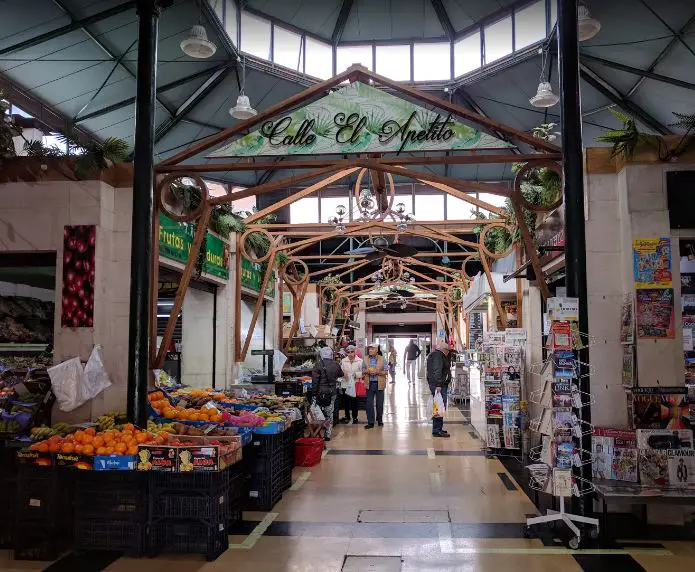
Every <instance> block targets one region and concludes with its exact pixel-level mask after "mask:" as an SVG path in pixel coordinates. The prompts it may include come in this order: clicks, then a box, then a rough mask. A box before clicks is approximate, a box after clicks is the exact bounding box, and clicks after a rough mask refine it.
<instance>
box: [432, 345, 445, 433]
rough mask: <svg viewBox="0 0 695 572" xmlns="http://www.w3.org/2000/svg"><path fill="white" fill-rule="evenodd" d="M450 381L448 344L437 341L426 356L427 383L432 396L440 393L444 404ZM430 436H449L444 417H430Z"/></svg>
mask: <svg viewBox="0 0 695 572" xmlns="http://www.w3.org/2000/svg"><path fill="white" fill-rule="evenodd" d="M450 382H451V363H450V361H449V344H447V343H446V342H439V343H438V344H437V349H436V350H434V351H433V352H431V353H430V354H429V355H428V356H427V384H428V385H429V386H430V392H431V393H432V397H434V396H435V395H436V394H437V393H441V394H442V399H443V400H444V404H445V405H446V397H447V392H448V391H449V383H450ZM432 436H433V437H449V433H447V432H446V431H444V417H433V418H432Z"/></svg>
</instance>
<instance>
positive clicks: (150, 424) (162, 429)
mask: <svg viewBox="0 0 695 572" xmlns="http://www.w3.org/2000/svg"><path fill="white" fill-rule="evenodd" d="M147 430H148V431H150V432H151V433H170V434H171V435H176V429H174V424H173V423H162V424H161V425H160V424H159V423H155V422H154V421H152V420H151V419H148V420H147Z"/></svg>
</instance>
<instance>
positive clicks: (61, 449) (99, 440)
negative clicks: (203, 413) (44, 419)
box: [30, 423, 168, 456]
mask: <svg viewBox="0 0 695 572" xmlns="http://www.w3.org/2000/svg"><path fill="white" fill-rule="evenodd" d="M167 439H168V434H167V433H160V434H158V435H156V436H155V435H153V434H152V433H150V432H149V431H142V430H140V429H137V428H136V427H135V426H134V425H132V424H131V423H127V424H126V425H124V426H123V430H121V431H118V430H116V429H110V430H108V431H100V432H97V431H96V430H95V429H94V428H93V427H90V428H88V429H85V430H84V431H82V430H80V431H76V432H75V433H73V434H72V435H68V436H66V437H59V436H58V435H54V436H53V437H50V438H49V439H46V440H45V441H39V442H38V443H34V444H32V446H31V447H30V449H31V450H32V451H38V452H40V453H77V454H79V455H87V456H92V455H136V454H137V452H138V445H144V444H150V443H152V444H157V445H163V444H165V443H166V442H167Z"/></svg>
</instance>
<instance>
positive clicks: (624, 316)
mask: <svg viewBox="0 0 695 572" xmlns="http://www.w3.org/2000/svg"><path fill="white" fill-rule="evenodd" d="M620 343H621V344H634V343H635V295H634V294H633V293H632V292H630V293H629V294H625V295H624V296H623V305H622V308H621V310H620Z"/></svg>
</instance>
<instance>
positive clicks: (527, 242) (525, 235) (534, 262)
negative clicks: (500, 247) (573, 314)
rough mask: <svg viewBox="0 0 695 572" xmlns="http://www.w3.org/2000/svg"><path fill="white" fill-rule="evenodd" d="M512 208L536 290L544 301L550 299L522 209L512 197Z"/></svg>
mask: <svg viewBox="0 0 695 572" xmlns="http://www.w3.org/2000/svg"><path fill="white" fill-rule="evenodd" d="M511 203H512V207H513V208H514V216H516V224H517V225H518V226H519V230H520V231H521V238H522V240H523V241H524V247H525V248H526V256H528V257H529V260H531V266H532V267H533V271H534V272H535V274H536V281H537V282H538V288H539V289H540V291H541V296H543V299H544V300H547V299H548V298H550V290H549V289H548V284H547V283H546V281H545V276H544V275H543V267H542V266H541V261H540V259H539V258H538V254H537V253H536V245H535V244H533V238H532V237H531V233H530V232H529V229H528V226H526V221H525V220H524V214H523V209H522V208H521V205H519V202H518V201H517V200H516V197H515V196H513V197H512V200H511Z"/></svg>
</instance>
